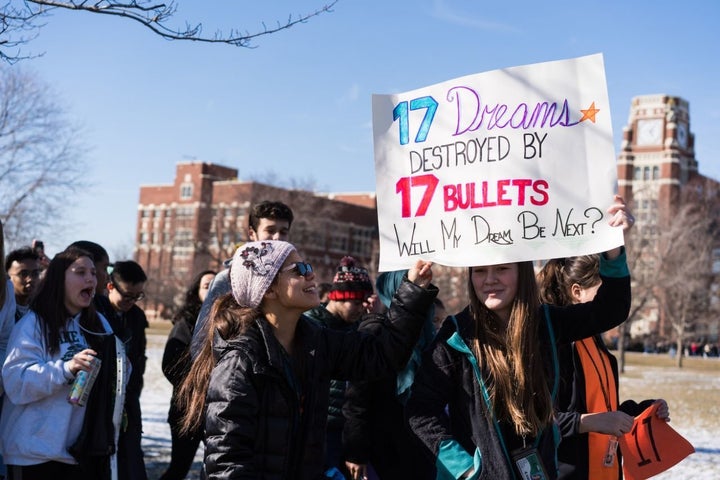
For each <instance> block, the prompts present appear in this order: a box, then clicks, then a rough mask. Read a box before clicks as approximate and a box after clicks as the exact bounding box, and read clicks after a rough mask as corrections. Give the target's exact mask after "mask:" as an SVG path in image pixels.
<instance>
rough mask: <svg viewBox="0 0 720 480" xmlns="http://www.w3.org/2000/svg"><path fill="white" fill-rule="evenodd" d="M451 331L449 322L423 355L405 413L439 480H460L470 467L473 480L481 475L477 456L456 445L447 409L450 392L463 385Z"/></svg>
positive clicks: (458, 444) (458, 357)
mask: <svg viewBox="0 0 720 480" xmlns="http://www.w3.org/2000/svg"><path fill="white" fill-rule="evenodd" d="M453 331H454V329H453V328H452V322H445V324H444V325H443V327H442V328H441V330H440V332H438V335H437V336H436V338H435V340H434V341H433V343H432V344H431V345H430V347H429V348H428V349H427V350H426V351H425V353H424V355H423V360H422V363H421V364H420V368H419V369H418V371H417V373H416V374H415V382H414V383H413V392H412V395H411V396H410V398H409V400H408V403H407V406H406V410H405V412H406V416H407V418H408V421H409V424H410V428H411V429H412V431H413V432H414V433H415V435H416V436H417V437H418V438H419V439H420V440H421V441H422V443H423V444H424V445H425V447H426V448H427V452H428V454H429V455H431V456H432V457H433V458H435V462H436V467H437V471H438V478H459V476H460V475H461V474H463V473H464V472H466V471H467V470H468V469H470V468H471V467H472V468H474V469H475V475H473V476H471V477H470V478H475V477H476V476H477V475H478V474H479V471H480V468H479V467H480V465H479V454H478V452H477V451H476V452H468V451H467V450H466V449H465V448H463V446H462V445H461V444H460V443H459V442H458V441H457V439H456V437H455V436H454V435H453V432H452V429H451V426H450V417H449V416H448V412H447V408H446V407H447V406H448V404H449V403H450V401H451V394H452V392H454V391H455V390H456V386H457V385H459V384H462V382H463V379H462V369H461V368H460V363H461V358H460V356H459V355H453V354H452V353H451V352H450V349H449V347H448V345H447V343H446V342H447V340H448V337H449V336H450V334H451V333H452V332H453ZM468 428H469V427H468Z"/></svg>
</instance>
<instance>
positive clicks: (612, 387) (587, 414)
mask: <svg viewBox="0 0 720 480" xmlns="http://www.w3.org/2000/svg"><path fill="white" fill-rule="evenodd" d="M538 280H539V283H540V294H541V295H540V298H541V299H542V301H543V302H545V303H549V304H552V305H572V304H577V303H584V302H589V301H591V300H592V299H593V298H594V297H595V293H596V292H597V290H598V289H599V288H600V285H601V284H602V279H601V278H600V259H599V256H598V255H583V256H579V257H570V258H561V259H554V260H550V261H549V262H548V263H547V264H545V266H544V267H543V269H542V271H541V272H540V274H539V276H538ZM558 355H559V359H560V371H561V375H560V376H561V378H562V380H561V381H560V393H559V395H558V405H557V412H556V418H557V422H558V426H559V428H560V433H561V434H562V441H561V443H560V447H559V448H558V461H559V462H560V475H559V478H560V479H563V480H571V479H572V480H618V479H620V478H622V475H621V462H620V452H619V449H618V448H617V446H618V438H619V437H620V436H622V435H624V434H625V433H627V432H629V431H630V429H631V428H632V426H633V419H634V417H636V416H637V415H640V413H642V412H643V410H645V409H646V408H647V407H649V406H651V405H652V404H653V403H654V402H655V400H644V401H643V402H640V404H638V403H636V402H634V401H633V400H626V401H625V402H623V403H622V404H620V403H619V400H618V380H619V377H618V366H617V360H616V359H615V357H614V356H613V355H612V354H611V353H610V352H609V351H608V350H607V348H606V347H605V344H604V343H603V341H602V338H600V336H599V335H595V336H592V337H588V338H584V339H582V340H578V341H576V342H573V343H572V344H569V345H561V346H560V347H559V348H558ZM657 403H658V410H657V413H656V415H657V416H658V418H660V419H661V420H665V421H669V418H668V417H669V411H668V406H667V403H666V402H665V400H662V399H661V400H657Z"/></svg>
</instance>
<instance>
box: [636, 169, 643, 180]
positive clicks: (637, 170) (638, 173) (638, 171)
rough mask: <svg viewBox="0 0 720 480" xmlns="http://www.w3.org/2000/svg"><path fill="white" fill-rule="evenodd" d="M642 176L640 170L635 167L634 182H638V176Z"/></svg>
mask: <svg viewBox="0 0 720 480" xmlns="http://www.w3.org/2000/svg"><path fill="white" fill-rule="evenodd" d="M641 175H642V169H641V168H640V167H635V176H634V178H635V180H640V178H641V177H640V176H641Z"/></svg>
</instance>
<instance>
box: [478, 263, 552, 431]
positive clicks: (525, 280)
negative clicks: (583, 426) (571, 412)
mask: <svg viewBox="0 0 720 480" xmlns="http://www.w3.org/2000/svg"><path fill="white" fill-rule="evenodd" d="M517 265H518V287H517V294H516V295H515V300H514V301H513V305H512V310H511V312H510V320H509V322H508V323H507V326H506V325H505V324H504V322H503V321H502V320H501V319H500V317H498V316H497V314H495V313H494V312H493V311H491V310H489V309H488V308H487V307H486V306H485V305H484V304H483V303H482V302H481V301H480V299H479V298H478V296H477V294H476V293H475V289H474V288H473V284H472V269H470V274H469V277H468V291H469V295H470V313H471V315H472V317H473V319H474V321H475V340H474V343H473V353H474V354H475V356H476V357H477V360H478V363H479V365H480V367H481V369H486V370H487V371H488V372H489V375H488V377H487V378H486V379H484V380H485V381H486V387H487V389H488V392H489V395H490V400H491V402H492V405H493V409H494V413H495V415H496V417H497V418H498V419H500V420H505V421H508V422H510V423H511V424H512V425H513V426H514V427H515V432H516V433H517V434H518V435H522V436H525V435H529V436H537V435H538V434H539V433H540V431H541V430H542V429H543V428H544V427H546V426H547V425H548V424H549V423H550V422H551V421H552V415H553V405H552V398H551V394H550V390H549V388H548V384H547V375H546V372H545V368H544V363H543V358H542V352H541V349H540V342H539V341H538V336H539V332H540V328H539V327H540V322H541V321H542V317H541V314H540V301H539V296H538V288H537V284H536V282H535V273H534V270H533V264H532V262H519V263H518V264H517Z"/></svg>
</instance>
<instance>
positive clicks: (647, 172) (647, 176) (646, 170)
mask: <svg viewBox="0 0 720 480" xmlns="http://www.w3.org/2000/svg"><path fill="white" fill-rule="evenodd" d="M643 180H650V167H645V168H644V169H643Z"/></svg>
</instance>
